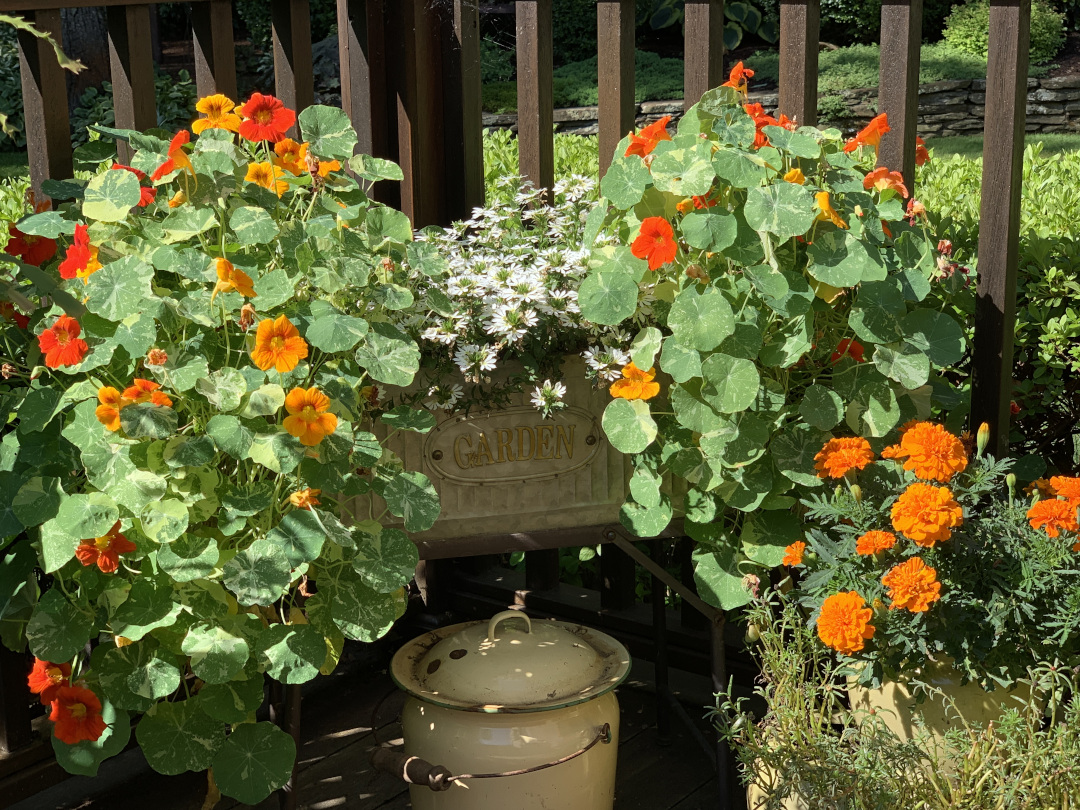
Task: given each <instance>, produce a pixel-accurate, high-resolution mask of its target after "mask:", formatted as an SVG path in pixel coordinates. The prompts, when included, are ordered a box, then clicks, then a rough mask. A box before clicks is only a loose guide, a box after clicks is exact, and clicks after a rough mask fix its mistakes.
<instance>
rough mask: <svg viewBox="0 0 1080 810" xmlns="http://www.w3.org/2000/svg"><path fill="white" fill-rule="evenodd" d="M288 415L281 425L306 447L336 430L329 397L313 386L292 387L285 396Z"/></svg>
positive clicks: (335, 419) (313, 444) (312, 445)
mask: <svg viewBox="0 0 1080 810" xmlns="http://www.w3.org/2000/svg"><path fill="white" fill-rule="evenodd" d="M285 410H287V411H288V412H289V415H288V416H286V417H285V419H284V421H283V422H282V425H283V426H284V427H285V430H287V431H289V433H290V434H291V435H293V436H295V437H296V438H298V439H299V440H300V444H302V445H304V446H306V447H314V446H315V445H317V444H318V443H319V442H321V441H322V440H323V439H324V438H326V437H327V436H329V435H330V434H331V433H333V432H334V431H335V430H337V417H336V416H334V414H332V413H327V411H329V410H330V398H329V397H328V396H326V394H324V393H323V392H322V391H320V390H319V389H318V388H316V387H315V386H312V387H311V388H308V389H307V390H306V391H305V390H304V389H303V388H294V389H293V390H292V391H290V392H289V395H288V396H287V397H285Z"/></svg>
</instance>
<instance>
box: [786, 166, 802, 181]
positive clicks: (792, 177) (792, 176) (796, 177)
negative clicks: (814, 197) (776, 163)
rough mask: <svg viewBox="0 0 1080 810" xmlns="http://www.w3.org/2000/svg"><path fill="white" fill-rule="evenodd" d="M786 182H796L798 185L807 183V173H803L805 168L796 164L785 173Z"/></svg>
mask: <svg viewBox="0 0 1080 810" xmlns="http://www.w3.org/2000/svg"><path fill="white" fill-rule="evenodd" d="M784 182H787V183H794V184H795V185H797V186H804V185H806V175H805V174H803V170H802V169H800V168H799V167H798V166H796V167H795V168H794V169H791V170H790V171H789V172H788V173H787V174H785V175H784Z"/></svg>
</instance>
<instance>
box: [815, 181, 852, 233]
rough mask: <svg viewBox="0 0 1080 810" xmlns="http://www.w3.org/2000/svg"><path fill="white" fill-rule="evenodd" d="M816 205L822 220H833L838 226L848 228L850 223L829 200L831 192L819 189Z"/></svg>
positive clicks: (816, 195)
mask: <svg viewBox="0 0 1080 810" xmlns="http://www.w3.org/2000/svg"><path fill="white" fill-rule="evenodd" d="M814 207H815V208H817V210H818V215H817V219H818V220H820V221H821V222H831V223H832V224H833V225H835V226H836V227H837V228H842V229H844V230H845V231H846V230H847V227H848V224H847V223H846V222H844V220H843V218H842V217H841V216H840V214H838V213H837V211H836V209H835V208H833V207H832V202H831V201H830V200H829V192H827V191H819V192H817V193H816V194H815V195H814Z"/></svg>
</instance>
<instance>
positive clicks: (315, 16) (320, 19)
mask: <svg viewBox="0 0 1080 810" xmlns="http://www.w3.org/2000/svg"><path fill="white" fill-rule="evenodd" d="M234 8H235V9H236V11H235V16H237V17H239V18H240V19H241V20H242V21H243V23H244V26H245V27H246V28H247V30H248V33H249V34H250V35H251V42H252V44H253V45H255V46H256V47H259V48H267V47H269V45H270V31H271V23H270V3H269V2H268V1H267V0H236V3H235V5H234ZM336 27H337V3H336V2H335V0H311V39H312V42H318V41H319V40H320V39H325V38H326V37H327V36H328V35H329V34H330V33H331V32H333V31H334V30H336Z"/></svg>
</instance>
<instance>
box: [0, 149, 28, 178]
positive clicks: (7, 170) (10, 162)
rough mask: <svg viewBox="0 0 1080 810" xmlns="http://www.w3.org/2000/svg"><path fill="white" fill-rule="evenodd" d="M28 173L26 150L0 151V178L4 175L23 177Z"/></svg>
mask: <svg viewBox="0 0 1080 810" xmlns="http://www.w3.org/2000/svg"><path fill="white" fill-rule="evenodd" d="M28 174H30V166H29V165H28V164H27V162H26V152H0V180H2V179H3V178H5V177H25V176H26V175H28Z"/></svg>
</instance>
